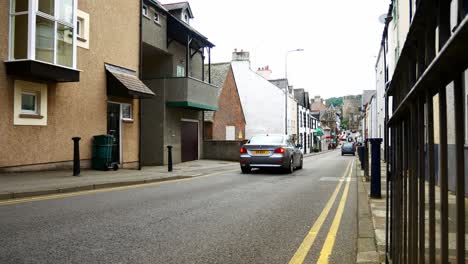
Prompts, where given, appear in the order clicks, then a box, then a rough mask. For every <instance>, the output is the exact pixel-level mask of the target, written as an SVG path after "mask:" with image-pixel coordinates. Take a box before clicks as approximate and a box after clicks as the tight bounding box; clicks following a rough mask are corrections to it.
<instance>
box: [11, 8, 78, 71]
mask: <svg viewBox="0 0 468 264" xmlns="http://www.w3.org/2000/svg"><path fill="white" fill-rule="evenodd" d="M10 1H11V5H10V6H11V10H10V49H9V51H10V52H9V60H10V61H15V60H35V61H41V62H46V63H50V64H54V65H59V66H65V67H68V68H76V31H75V30H76V24H77V23H76V13H77V12H76V9H77V1H78V0H10Z"/></svg>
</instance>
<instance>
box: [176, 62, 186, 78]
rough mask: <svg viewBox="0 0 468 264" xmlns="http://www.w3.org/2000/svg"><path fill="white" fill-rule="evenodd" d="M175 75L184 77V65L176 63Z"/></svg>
mask: <svg viewBox="0 0 468 264" xmlns="http://www.w3.org/2000/svg"><path fill="white" fill-rule="evenodd" d="M177 77H185V68H184V66H180V65H177Z"/></svg>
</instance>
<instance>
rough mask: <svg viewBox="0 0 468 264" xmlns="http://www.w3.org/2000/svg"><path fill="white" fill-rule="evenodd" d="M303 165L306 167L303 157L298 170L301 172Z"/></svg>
mask: <svg viewBox="0 0 468 264" xmlns="http://www.w3.org/2000/svg"><path fill="white" fill-rule="evenodd" d="M303 165H304V156H301V163H300V164H299V166H298V167H297V169H298V170H301V169H302V166H303Z"/></svg>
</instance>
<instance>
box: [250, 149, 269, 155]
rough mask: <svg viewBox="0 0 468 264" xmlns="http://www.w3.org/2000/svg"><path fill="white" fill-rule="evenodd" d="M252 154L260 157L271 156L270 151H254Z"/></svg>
mask: <svg viewBox="0 0 468 264" xmlns="http://www.w3.org/2000/svg"><path fill="white" fill-rule="evenodd" d="M252 152H253V154H258V155H268V154H270V151H268V150H254V151H252Z"/></svg>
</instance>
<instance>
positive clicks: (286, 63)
mask: <svg viewBox="0 0 468 264" xmlns="http://www.w3.org/2000/svg"><path fill="white" fill-rule="evenodd" d="M296 51H304V49H294V50H288V51H287V52H286V56H285V57H286V58H285V60H284V61H285V65H284V76H285V79H286V88H285V90H284V108H285V110H284V133H285V134H286V135H287V134H288V92H289V82H288V55H289V53H291V52H296Z"/></svg>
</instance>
